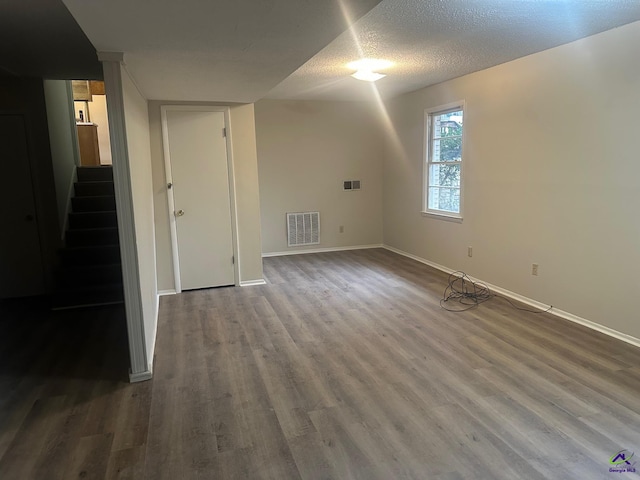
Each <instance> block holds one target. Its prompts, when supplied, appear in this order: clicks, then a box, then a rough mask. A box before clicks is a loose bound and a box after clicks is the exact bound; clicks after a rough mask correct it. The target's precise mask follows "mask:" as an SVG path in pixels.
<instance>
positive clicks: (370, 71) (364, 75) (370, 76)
mask: <svg viewBox="0 0 640 480" xmlns="http://www.w3.org/2000/svg"><path fill="white" fill-rule="evenodd" d="M392 65H393V62H390V61H389V60H382V59H378V58H362V59H360V60H356V61H355V62H351V63H348V64H347V68H351V69H353V70H356V72H355V73H353V74H352V75H351V76H352V77H353V78H357V79H358V80H364V81H365V82H375V81H376V80H380V79H381V78H383V77H386V75H385V74H383V73H378V72H375V71H374V70H384V69H385V68H389V67H390V66H392Z"/></svg>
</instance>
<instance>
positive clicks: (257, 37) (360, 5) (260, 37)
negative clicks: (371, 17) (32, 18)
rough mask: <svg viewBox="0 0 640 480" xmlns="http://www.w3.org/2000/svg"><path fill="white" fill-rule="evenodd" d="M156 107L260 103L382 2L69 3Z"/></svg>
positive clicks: (87, 30)
mask: <svg viewBox="0 0 640 480" xmlns="http://www.w3.org/2000/svg"><path fill="white" fill-rule="evenodd" d="M63 1H64V3H65V5H66V6H67V8H68V9H69V11H70V12H71V14H72V15H73V16H74V18H75V19H76V21H77V22H78V24H79V25H80V27H81V28H82V29H83V31H84V32H85V34H86V35H87V37H88V38H89V40H91V43H93V45H94V47H95V48H96V49H97V50H98V51H105V52H109V51H110V52H124V54H125V63H126V66H127V70H128V71H129V72H130V73H131V75H132V76H133V78H134V80H135V81H136V84H137V85H138V87H139V88H140V89H141V91H142V93H143V94H144V95H145V96H146V97H147V98H148V99H150V100H153V99H160V100H184V101H188V100H200V101H204V100H208V101H225V102H254V101H256V100H258V99H260V98H262V97H263V96H264V95H266V93H267V92H269V90H271V89H272V88H273V87H275V86H276V85H277V84H278V83H280V82H281V81H282V80H284V79H285V78H286V77H287V76H288V75H289V74H291V73H292V72H293V71H295V70H296V69H297V68H298V67H299V66H300V65H302V64H303V63H304V62H306V61H307V60H308V59H309V58H311V57H312V56H313V55H314V54H316V53H317V52H318V51H320V50H321V49H322V48H323V47H325V46H326V45H327V44H328V43H329V42H331V41H332V40H333V39H334V38H335V37H336V36H338V35H339V34H340V33H341V32H343V31H344V30H346V29H347V28H348V27H349V25H350V24H351V22H352V21H353V20H355V19H357V18H359V17H360V16H362V15H363V14H365V13H366V12H368V11H369V10H370V9H371V8H372V7H374V6H375V5H376V4H377V3H379V1H380V0H208V1H207V0H204V1H203V0H180V1H176V0H135V1H131V0H92V1H87V0H63Z"/></svg>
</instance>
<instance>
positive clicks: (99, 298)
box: [51, 284, 124, 310]
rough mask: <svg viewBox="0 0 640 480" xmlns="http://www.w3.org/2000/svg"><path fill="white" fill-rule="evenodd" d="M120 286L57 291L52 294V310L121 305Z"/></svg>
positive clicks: (122, 297)
mask: <svg viewBox="0 0 640 480" xmlns="http://www.w3.org/2000/svg"><path fill="white" fill-rule="evenodd" d="M123 301H124V290H123V288H122V284H113V285H104V286H99V287H87V288H79V289H74V290H59V291H57V292H55V293H54V294H53V297H52V306H51V308H52V309H53V310H65V309H71V308H84V307H93V306H98V305H112V304H117V303H123Z"/></svg>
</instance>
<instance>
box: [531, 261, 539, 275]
mask: <svg viewBox="0 0 640 480" xmlns="http://www.w3.org/2000/svg"><path fill="white" fill-rule="evenodd" d="M531 275H536V276H537V275H538V264H537V263H532V264H531Z"/></svg>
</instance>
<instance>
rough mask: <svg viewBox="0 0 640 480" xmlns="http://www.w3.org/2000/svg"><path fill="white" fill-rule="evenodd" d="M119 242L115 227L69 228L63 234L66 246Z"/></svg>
mask: <svg viewBox="0 0 640 480" xmlns="http://www.w3.org/2000/svg"><path fill="white" fill-rule="evenodd" d="M119 243H120V241H119V239H118V229H117V228H116V227H109V228H82V229H70V230H67V234H66V236H65V244H66V246H67V247H91V246H97V245H118V244H119Z"/></svg>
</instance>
